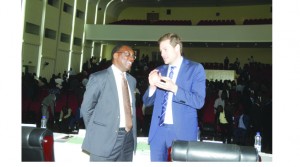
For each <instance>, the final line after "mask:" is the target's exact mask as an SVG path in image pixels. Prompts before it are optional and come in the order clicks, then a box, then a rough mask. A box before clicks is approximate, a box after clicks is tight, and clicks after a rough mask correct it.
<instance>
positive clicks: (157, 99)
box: [143, 58, 206, 142]
mask: <svg viewBox="0 0 300 167" xmlns="http://www.w3.org/2000/svg"><path fill="white" fill-rule="evenodd" d="M157 69H158V70H159V71H160V73H161V74H162V76H167V72H168V65H162V66H160V67H158V68H157ZM205 82H206V75H205V71H204V68H203V66H202V65H201V64H199V63H196V62H193V61H190V60H187V59H185V58H184V59H183V61H182V64H181V67H180V69H179V73H178V76H177V80H176V84H177V86H178V90H177V93H176V95H175V94H174V95H173V101H172V109H173V111H172V113H173V126H174V129H175V130H176V132H175V133H176V136H177V139H176V140H178V139H179V140H186V141H191V140H196V139H197V130H198V118H197V109H200V108H202V106H203V105H204V101H205V92H206V90H205V86H206V85H205ZM164 92H165V91H164V90H162V89H159V88H157V89H156V91H155V93H154V94H153V95H152V96H151V97H149V88H148V89H147V90H146V92H145V94H144V96H143V102H144V105H145V106H151V105H154V107H153V114H152V120H151V126H150V132H149V138H148V140H149V142H151V140H152V138H153V137H154V136H155V133H156V130H157V128H158V127H159V126H158V124H159V117H160V115H161V110H162V102H163V97H164V96H163V95H164Z"/></svg>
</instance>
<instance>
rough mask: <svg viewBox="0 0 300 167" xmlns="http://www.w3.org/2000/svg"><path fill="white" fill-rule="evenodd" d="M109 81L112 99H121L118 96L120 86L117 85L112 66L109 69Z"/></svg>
mask: <svg viewBox="0 0 300 167" xmlns="http://www.w3.org/2000/svg"><path fill="white" fill-rule="evenodd" d="M107 73H108V75H107V82H108V84H109V85H111V88H112V90H111V98H112V100H115V101H119V98H118V88H117V85H116V80H115V76H114V73H113V70H112V67H109V68H108V69H107ZM118 105H119V103H118Z"/></svg>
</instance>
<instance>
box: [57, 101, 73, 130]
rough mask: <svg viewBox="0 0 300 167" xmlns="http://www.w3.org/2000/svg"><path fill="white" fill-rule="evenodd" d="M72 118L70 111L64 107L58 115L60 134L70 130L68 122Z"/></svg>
mask: <svg viewBox="0 0 300 167" xmlns="http://www.w3.org/2000/svg"><path fill="white" fill-rule="evenodd" d="M71 118H72V109H71V108H69V107H67V106H64V107H63V108H62V110H61V112H60V115H59V127H60V130H61V131H62V132H69V131H70V130H71V127H70V120H71Z"/></svg>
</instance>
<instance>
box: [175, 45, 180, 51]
mask: <svg viewBox="0 0 300 167" xmlns="http://www.w3.org/2000/svg"><path fill="white" fill-rule="evenodd" d="M175 50H176V52H179V53H180V45H179V44H177V45H176V46H175Z"/></svg>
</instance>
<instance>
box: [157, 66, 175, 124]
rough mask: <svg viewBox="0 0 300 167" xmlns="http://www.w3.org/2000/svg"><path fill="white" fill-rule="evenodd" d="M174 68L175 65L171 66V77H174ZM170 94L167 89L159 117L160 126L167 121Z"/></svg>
mask: <svg viewBox="0 0 300 167" xmlns="http://www.w3.org/2000/svg"><path fill="white" fill-rule="evenodd" d="M174 68H175V66H171V71H170V73H169V78H171V79H172V78H173V74H174ZM168 95H169V91H166V92H165V94H164V101H163V105H162V110H161V115H160V117H159V126H163V124H164V121H165V115H166V109H167V104H168Z"/></svg>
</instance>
